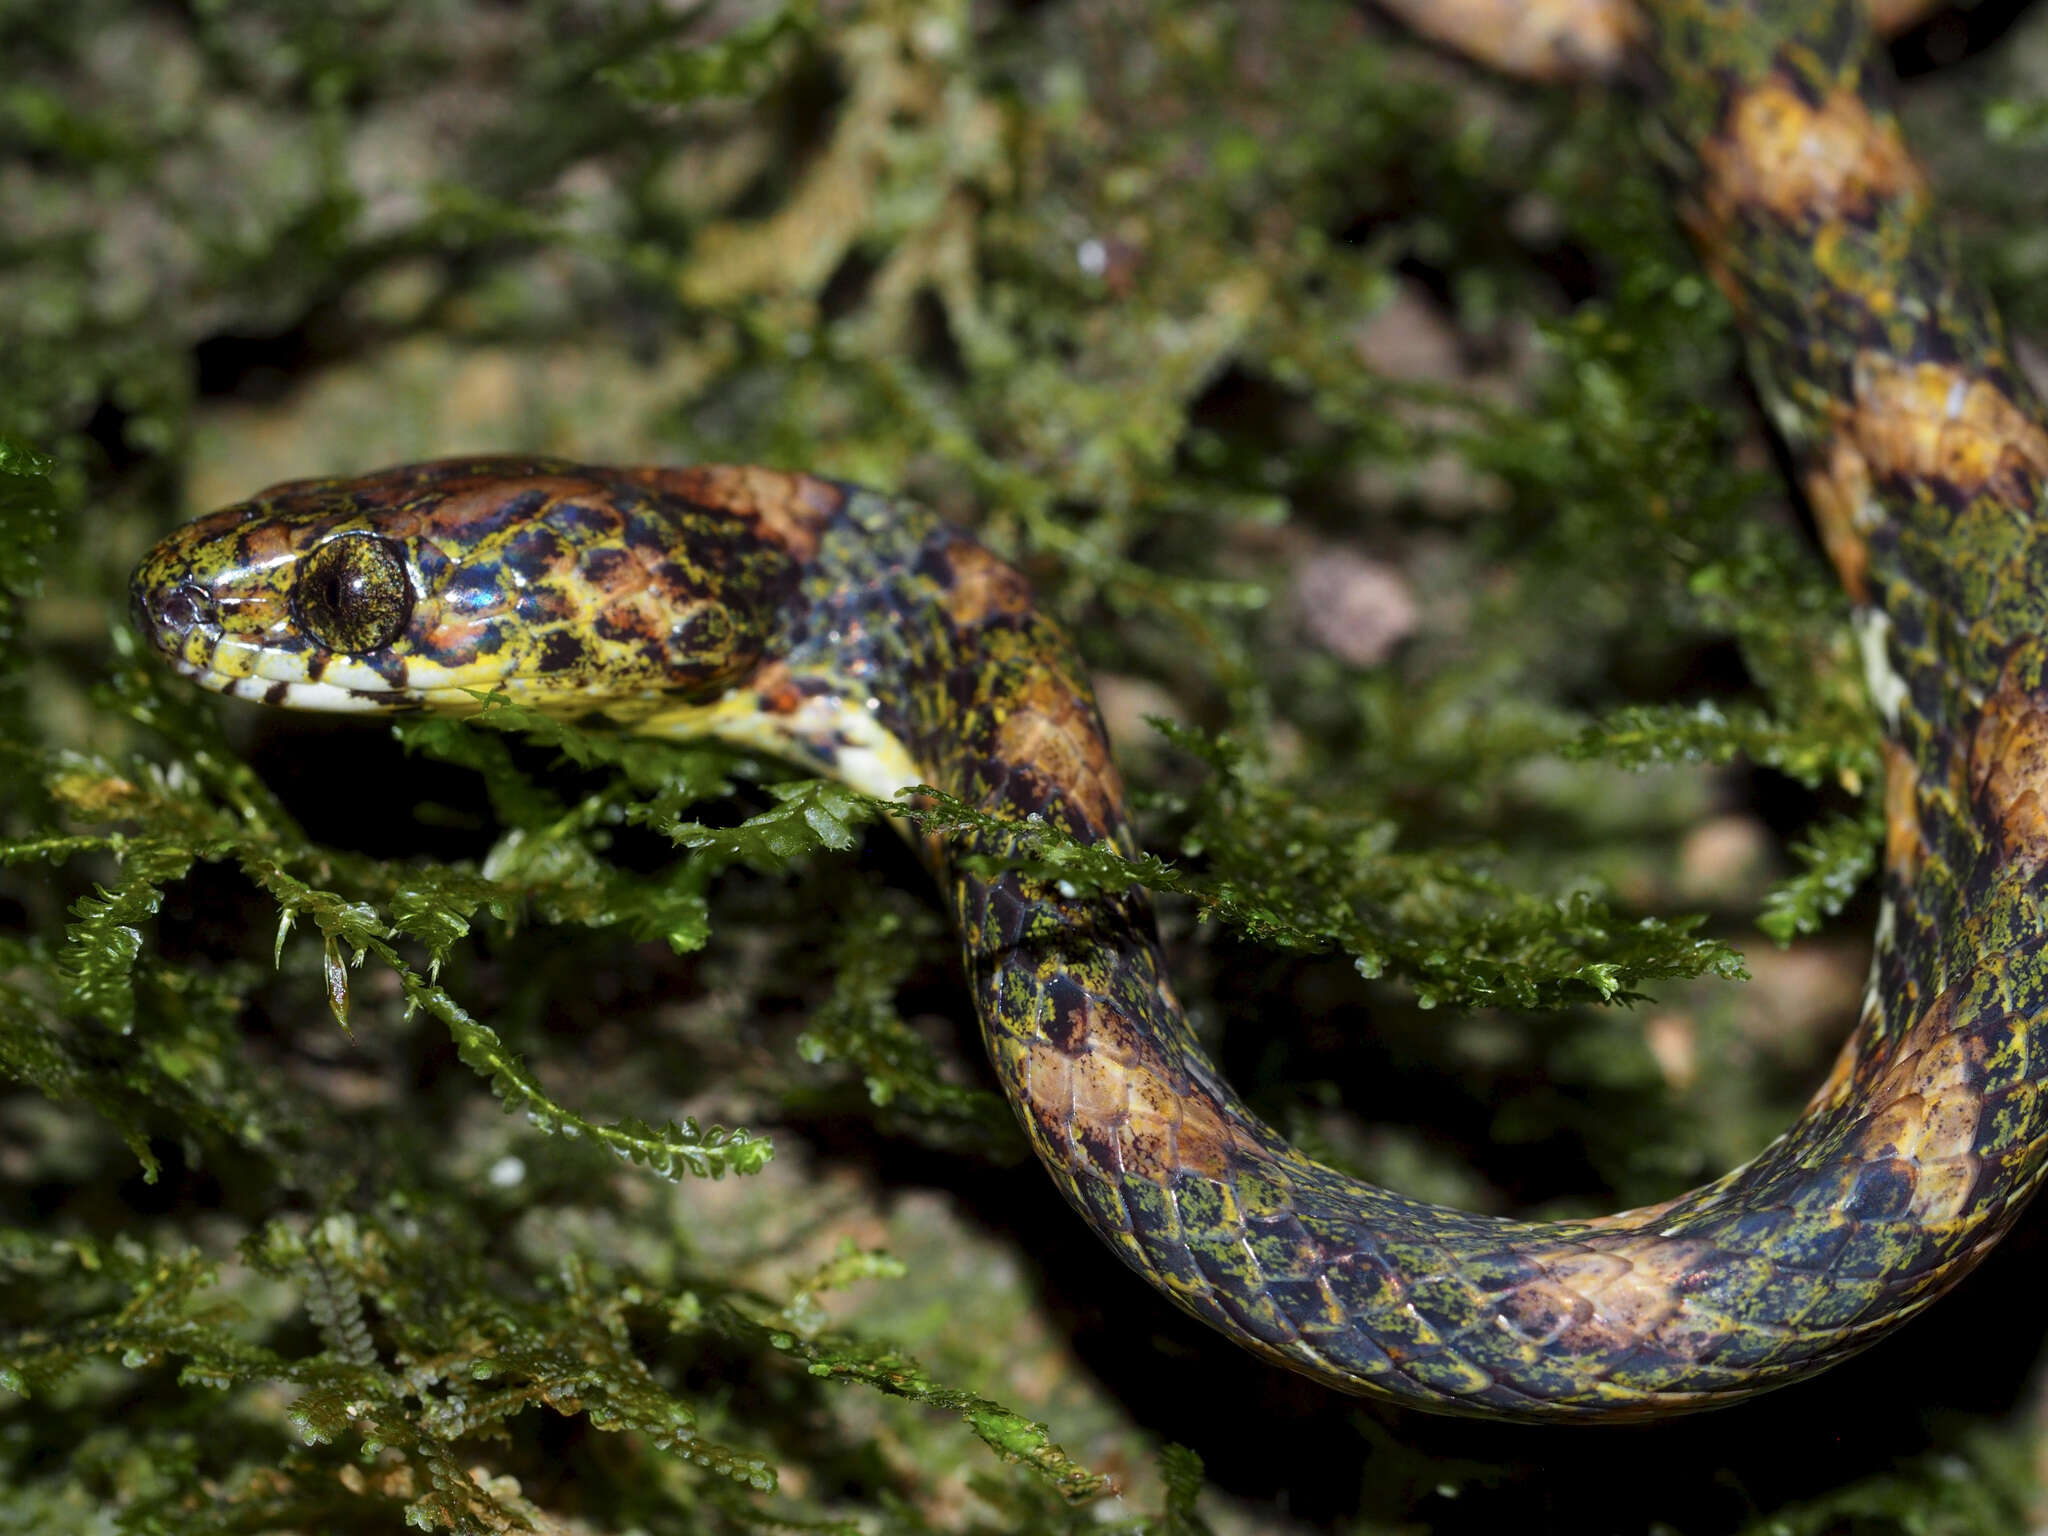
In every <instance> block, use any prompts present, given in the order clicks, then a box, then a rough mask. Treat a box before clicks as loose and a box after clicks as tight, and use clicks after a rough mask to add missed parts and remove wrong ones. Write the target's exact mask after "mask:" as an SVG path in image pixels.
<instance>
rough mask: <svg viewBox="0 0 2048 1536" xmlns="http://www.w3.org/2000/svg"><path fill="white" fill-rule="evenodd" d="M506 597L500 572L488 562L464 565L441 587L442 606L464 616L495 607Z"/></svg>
mask: <svg viewBox="0 0 2048 1536" xmlns="http://www.w3.org/2000/svg"><path fill="white" fill-rule="evenodd" d="M504 597H505V593H504V588H503V587H501V586H500V585H499V583H498V573H497V571H496V570H495V569H494V568H493V567H492V566H490V565H488V564H477V565H469V566H464V567H463V568H462V569H461V570H459V571H457V572H456V573H455V574H454V576H452V577H450V578H449V581H448V584H447V585H446V586H444V587H443V588H442V589H441V604H442V606H443V607H445V608H447V609H449V610H451V611H452V612H455V613H459V614H462V615H464V616H470V615H474V614H478V613H482V612H484V611H485V610H486V609H490V608H495V607H497V606H499V605H500V604H501V603H502V602H503V601H504Z"/></svg>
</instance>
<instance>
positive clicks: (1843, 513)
mask: <svg viewBox="0 0 2048 1536" xmlns="http://www.w3.org/2000/svg"><path fill="white" fill-rule="evenodd" d="M1805 485H1806V499H1807V502H1808V504H1809V505H1811V506H1812V508H1813V519H1814V522H1815V523H1816V524H1818V525H1819V528H1820V541H1821V545H1822V547H1823V548H1825V549H1826V550H1827V552H1828V559H1829V560H1831V561H1833V562H1834V567H1835V574H1836V575H1838V576H1840V577H1841V578H1842V586H1843V589H1844V590H1846V591H1847V592H1848V594H1849V598H1850V600H1851V601H1852V602H1855V603H1859V604H1860V603H1867V602H1869V601H1870V541H1869V533H1870V529H1869V527H1868V526H1867V523H1868V521H1869V517H1870V510H1869V509H1871V508H1874V507H1875V506H1876V505H1877V503H1876V501H1875V499H1874V498H1873V497H1872V495H1871V491H1870V466H1869V465H1868V464H1867V463H1866V462H1864V458H1863V455H1862V454H1860V453H1858V452H1857V451H1856V448H1855V445H1854V444H1853V443H1851V442H1850V441H1849V439H1848V438H1847V437H1846V436H1843V435H1839V434H1838V435H1837V436H1835V437H1834V439H1833V440H1832V441H1831V442H1830V443H1829V444H1828V447H1827V451H1826V453H1825V455H1824V456H1823V457H1822V458H1821V460H1820V461H1819V462H1818V463H1817V464H1816V465H1815V467H1814V468H1813V469H1811V470H1809V471H1807V474H1806V482H1805Z"/></svg>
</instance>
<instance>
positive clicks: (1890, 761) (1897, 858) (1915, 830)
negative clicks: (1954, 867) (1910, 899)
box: [1884, 741, 1927, 885]
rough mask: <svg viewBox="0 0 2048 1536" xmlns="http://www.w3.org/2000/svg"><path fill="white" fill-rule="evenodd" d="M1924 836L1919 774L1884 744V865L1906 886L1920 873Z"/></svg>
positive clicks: (1896, 748) (1898, 750)
mask: <svg viewBox="0 0 2048 1536" xmlns="http://www.w3.org/2000/svg"><path fill="white" fill-rule="evenodd" d="M1926 852H1927V834H1926V832H1925V831H1924V830H1923V829H1922V828H1921V825H1920V770H1919V769H1917V768H1916V767H1914V765H1913V758H1912V756H1911V754H1909V753H1908V752H1907V751H1906V749H1905V748H1904V747H1902V746H1900V745H1899V744H1898V743H1897V742H1895V741H1886V742H1885V744H1884V864H1885V868H1886V869H1888V870H1891V871H1893V872H1894V873H1896V874H1897V875H1898V877H1899V878H1900V879H1901V880H1902V881H1904V882H1905V883H1906V884H1908V885H1911V884H1912V883H1913V881H1914V879H1915V878H1916V877H1917V876H1918V874H1919V873H1920V861H1921V859H1922V858H1923V857H1924V856H1925V855H1926Z"/></svg>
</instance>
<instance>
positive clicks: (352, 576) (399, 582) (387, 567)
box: [292, 533, 412, 656]
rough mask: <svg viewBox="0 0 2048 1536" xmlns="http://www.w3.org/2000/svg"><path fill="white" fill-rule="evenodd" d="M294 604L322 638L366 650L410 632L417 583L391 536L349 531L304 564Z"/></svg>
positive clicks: (342, 647) (341, 647) (356, 651)
mask: <svg viewBox="0 0 2048 1536" xmlns="http://www.w3.org/2000/svg"><path fill="white" fill-rule="evenodd" d="M292 606H293V607H294V608H296V609H297V610H298V615H299V622H300V623H301V624H303V625H304V626H305V628H306V632H307V633H308V634H310V635H311V636H312V637H313V638H314V639H315V640H317V641H319V642H320V644H322V645H324V646H326V647H327V648H328V649H329V650H331V651H346V652H348V653H349V654H350V655H354V656H360V655H361V654H362V653H363V652H365V651H376V650H381V649H383V648H384V647H385V646H387V645H389V644H390V643H391V642H392V641H394V640H396V639H397V638H398V637H399V635H401V634H403V633H404V631H405V626H406V621H407V620H409V619H410V618H411V617H412V583H411V582H410V581H408V580H407V579H406V575H405V561H404V559H403V558H402V557H401V556H400V555H399V553H398V551H397V550H396V549H394V548H392V546H391V545H390V543H389V542H387V541H386V540H384V539H380V538H378V537H377V536H376V535H375V534H374V533H344V534H341V535H338V536H337V537H335V538H331V539H329V540H328V541H327V542H326V543H325V544H322V545H321V546H320V547H319V548H318V549H316V550H314V551H313V552H312V553H311V554H310V555H308V556H306V558H305V560H304V561H303V562H302V563H301V564H300V566H299V574H298V579H297V580H296V581H295V582H294V583H293V585H292Z"/></svg>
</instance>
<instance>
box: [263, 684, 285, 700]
mask: <svg viewBox="0 0 2048 1536" xmlns="http://www.w3.org/2000/svg"><path fill="white" fill-rule="evenodd" d="M291 692H292V685H291V684H290V683H272V684H271V685H270V686H269V687H268V688H266V689H264V690H263V702H264V703H266V704H282V703H283V702H284V701H285V700H286V699H288V698H290V697H291Z"/></svg>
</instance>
